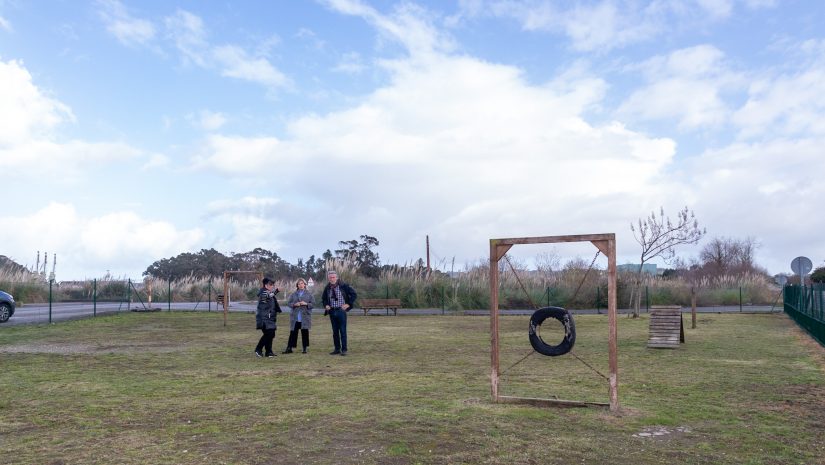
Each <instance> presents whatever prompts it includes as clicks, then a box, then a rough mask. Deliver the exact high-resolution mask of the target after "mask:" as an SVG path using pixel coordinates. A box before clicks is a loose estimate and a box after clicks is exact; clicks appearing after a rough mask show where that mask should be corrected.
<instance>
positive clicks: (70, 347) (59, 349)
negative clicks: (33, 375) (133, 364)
mask: <svg viewBox="0 0 825 465" xmlns="http://www.w3.org/2000/svg"><path fill="white" fill-rule="evenodd" d="M180 350H181V347H180V345H169V344H158V343H152V342H146V343H129V344H124V345H99V344H84V343H76V342H45V343H24V344H12V345H7V346H0V353H2V354H60V355H89V354H92V355H94V354H128V353H135V352H153V353H170V352H178V351H180Z"/></svg>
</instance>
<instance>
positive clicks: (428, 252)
mask: <svg viewBox="0 0 825 465" xmlns="http://www.w3.org/2000/svg"><path fill="white" fill-rule="evenodd" d="M429 270H430V235H429V234H427V271H429Z"/></svg>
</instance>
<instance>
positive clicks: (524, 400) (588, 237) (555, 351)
mask: <svg viewBox="0 0 825 465" xmlns="http://www.w3.org/2000/svg"><path fill="white" fill-rule="evenodd" d="M561 242H590V243H592V244H593V245H594V246H595V247H596V248H597V249H598V251H597V252H596V256H594V257H593V261H592V262H591V263H590V268H588V269H587V272H585V274H584V278H582V281H581V282H580V283H579V286H578V288H577V289H576V293H575V294H578V292H579V290H580V289H581V286H582V284H584V280H585V279H586V278H587V273H589V272H590V269H592V268H593V265H594V264H595V262H596V258H597V257H598V256H599V253H603V254H604V255H605V256H606V257H607V318H608V364H609V370H610V373H609V375H608V376H605V375H603V374H602V373H600V372H599V371H598V370H596V369H595V368H594V367H593V366H591V365H590V364H588V363H587V362H585V361H584V360H582V359H581V358H579V357H578V356H576V354H575V353H573V352H572V348H573V344H574V343H575V326H573V320H572V317H571V315H570V313H569V312H568V311H567V310H565V309H563V308H560V307H545V308H539V307H538V306H537V305H536V304H535V302H533V301H532V298H531V297H530V295H529V293H528V292H527V289H526V288H525V287H524V285H523V284H522V283H521V279H519V277H518V274H516V271H515V269H514V268H513V265H512V264H511V263H510V259H509V258H508V257H507V252H508V251H509V250H510V248H511V247H513V246H514V245H517V244H552V243H561ZM502 258H504V259H505V260H506V261H507V263H508V265H510V269H511V270H512V272H513V275H514V276H515V277H516V280H517V281H518V283H519V285H520V286H521V288H522V290H523V291H524V293H525V294H527V298H528V299H530V302H531V303H532V304H533V307H534V308H535V309H536V312H535V313H534V314H533V316H532V317H531V318H530V326H529V331H528V334H529V337H530V343H531V345H532V346H533V351H532V352H530V353H529V354H527V355H526V356H525V357H524V358H522V359H521V360H519V361H518V362H516V363H515V364H513V365H512V366H510V367H509V368H507V370H509V369H510V368H513V367H514V366H516V365H518V364H519V363H521V362H522V361H524V360H525V359H527V357H529V356H531V355H533V354H535V353H541V354H543V355H549V356H558V355H563V354H565V353H570V354H571V355H573V356H574V357H575V358H576V359H578V360H579V361H580V362H582V363H583V364H585V365H586V366H587V367H588V368H590V369H591V370H593V371H595V372H596V373H597V374H599V375H600V376H601V377H602V378H604V379H606V380H607V382H608V395H609V403H602V402H587V401H580V400H562V399H537V398H529V397H515V396H503V395H500V394H499V382H500V377H501V375H502V374H503V372H502V371H501V370H500V366H499V313H498V310H499V309H498V283H499V269H498V264H499V261H500V260H501V259H502ZM616 291H617V288H616V235H615V234H613V233H610V234H584V235H570V236H543V237H515V238H508V239H490V345H491V348H490V359H491V360H490V366H491V370H490V371H491V374H490V389H491V391H492V396H493V402H496V403H509V404H529V405H536V406H554V407H591V406H597V407H609V408H610V411H612V412H616V411H618V410H619V392H618V385H619V381H618V371H619V363H618V343H617V316H616V315H617V310H616ZM573 299H575V295H574V296H573ZM547 318H555V319H558V320H559V321H560V322H561V323H562V324H563V325H564V328H565V338H564V340H563V341H562V342H561V343H560V344H559V345H557V346H551V345H548V344H546V343H545V342H544V341H543V340H542V339H541V335H540V334H539V328H540V326H541V323H542V322H543V321H544V320H545V319H547ZM507 370H505V372H506V371H507Z"/></svg>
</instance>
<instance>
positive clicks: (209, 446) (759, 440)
mask: <svg viewBox="0 0 825 465" xmlns="http://www.w3.org/2000/svg"><path fill="white" fill-rule="evenodd" d="M281 320H282V321H281V322H282V326H281V329H280V330H279V331H278V334H277V337H276V340H275V344H276V347H277V348H278V349H282V348H283V345H284V343H285V335H286V331H284V329H283V327H284V326H285V325H284V323H283V320H284V318H283V317H281ZM314 323H315V327H314V328H313V330H312V345H311V347H310V353H309V354H307V355H302V354H300V353H298V354H291V355H278V357H276V358H273V359H260V358H256V357H255V356H254V355H253V354H252V349H253V347H254V344H255V342H256V341H257V338H258V334H259V333H258V332H256V331H254V329H253V328H254V317H253V316H252V315H248V314H231V315H230V316H229V323H228V326H227V327H224V326H223V319H222V316H219V315H218V314H205V313H143V314H135V313H131V314H121V315H116V316H111V317H103V318H96V319H88V320H82V321H74V322H69V323H61V324H59V325H52V326H27V327H3V328H0V360H1V361H2V362H1V363H0V368H2V369H0V389H2V394H1V395H0V463H3V464H24V463H25V464H79V463H83V464H91V463H99V464H115V463H116V464H199V465H204V464H219V463H227V464H264V463H278V464H307V463H328V464H350V463H389V464H416V463H422V464H442V463H467V464H472V463H490V464H600V463H612V464H639V465H644V464H816V463H825V370H823V366H825V355H823V354H824V353H825V350H823V348H822V347H821V346H819V345H816V344H814V343H811V342H810V341H809V339H808V338H807V336H805V335H804V334H802V333H801V332H800V331H799V330H798V329H797V328H796V326H795V325H794V324H793V323H792V322H791V321H790V320H789V319H788V318H786V317H785V316H784V315H781V314H772V315H741V314H740V315H718V314H702V315H700V318H699V321H698V328H697V329H689V328H688V329H686V339H687V342H686V343H685V344H683V346H682V347H681V348H680V349H678V350H654V349H647V348H646V347H645V344H646V337H647V324H648V320H647V319H646V318H644V317H643V318H639V319H628V318H624V317H620V319H619V401H620V404H621V407H622V409H621V412H620V413H618V414H612V413H610V412H608V411H607V410H605V409H600V408H586V409H555V408H537V407H527V406H515V405H495V404H491V403H490V400H489V399H490V387H489V366H490V353H489V344H490V342H489V341H490V336H489V319H488V318H487V317H470V316H399V317H386V316H370V317H356V316H351V317H350V320H349V338H350V356H348V357H338V356H330V355H327V353H328V352H329V350H331V345H332V344H331V337H330V329H329V323H328V322H327V321H326V319H324V318H321V317H320V316H316V317H315V321H314ZM686 323H688V324H689V318H687V319H686ZM576 326H577V329H578V338H577V342H576V346H575V349H574V352H575V353H576V355H578V356H579V357H580V358H581V359H583V360H585V361H587V363H588V364H590V365H592V366H593V368H594V369H595V370H597V371H600V372H601V373H606V372H607V342H606V341H607V319H606V317H605V316H598V315H593V316H577V317H576ZM501 329H502V341H503V342H502V355H501V357H502V362H501V366H502V369H506V368H507V367H509V366H510V365H512V364H513V363H515V362H516V361H517V360H518V359H520V358H521V357H522V356H523V355H526V354H527V353H529V351H530V346H529V343H528V341H527V317H509V316H508V317H502V319H501ZM278 352H280V350H278ZM502 391H503V394H508V395H517V396H530V397H545V398H547V397H551V396H557V397H559V398H562V399H576V400H591V401H598V402H607V382H606V381H605V380H604V379H602V378H601V376H600V375H599V374H598V373H596V372H595V371H593V370H591V369H590V368H588V367H587V366H585V365H584V364H583V363H581V362H580V361H578V360H576V359H575V358H573V357H571V356H569V355H566V356H563V357H554V358H550V357H543V356H541V355H533V356H531V357H529V358H527V359H526V360H525V361H524V362H523V363H521V364H519V365H516V366H515V367H513V368H512V369H511V370H510V371H508V372H507V373H506V374H505V376H504V377H503V379H502Z"/></svg>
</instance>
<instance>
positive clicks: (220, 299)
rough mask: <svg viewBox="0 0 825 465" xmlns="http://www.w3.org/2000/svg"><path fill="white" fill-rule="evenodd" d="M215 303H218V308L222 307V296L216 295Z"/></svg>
mask: <svg viewBox="0 0 825 465" xmlns="http://www.w3.org/2000/svg"><path fill="white" fill-rule="evenodd" d="M215 302H217V303H218V307H223V294H218V295H216V296H215Z"/></svg>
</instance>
